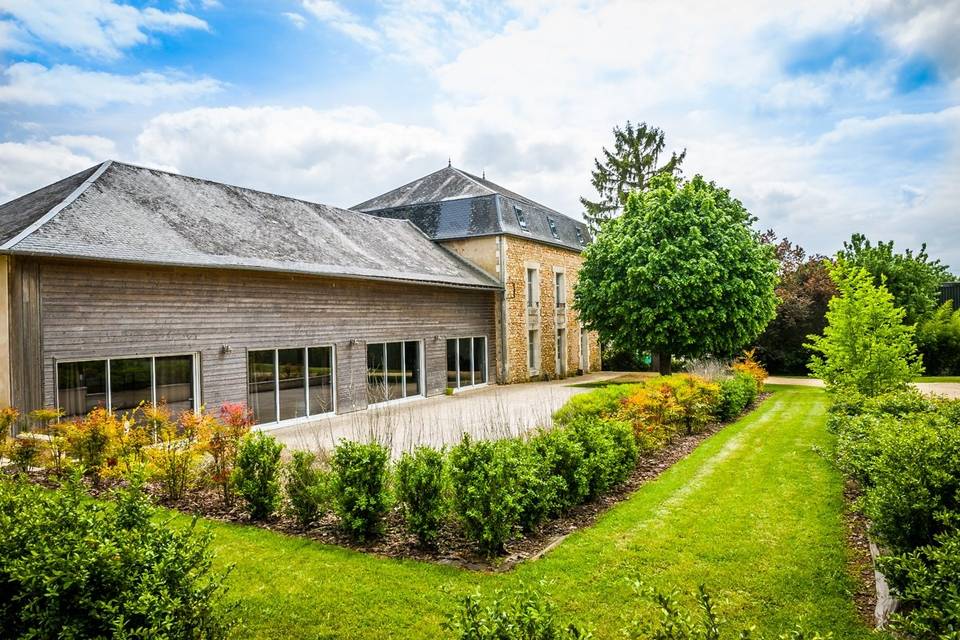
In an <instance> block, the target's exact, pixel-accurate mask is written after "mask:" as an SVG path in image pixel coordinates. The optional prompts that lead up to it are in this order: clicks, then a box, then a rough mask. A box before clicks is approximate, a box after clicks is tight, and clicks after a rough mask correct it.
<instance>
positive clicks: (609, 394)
mask: <svg viewBox="0 0 960 640" xmlns="http://www.w3.org/2000/svg"><path fill="white" fill-rule="evenodd" d="M637 386H638V385H635V384H612V385H608V386H606V387H599V388H597V389H593V390H592V391H588V392H587V393H581V394H579V395H576V396H573V397H572V398H570V400H568V401H567V403H566V404H565V405H563V406H562V407H560V408H559V409H557V411H556V412H555V413H554V414H553V422H554V423H555V424H558V425H564V424H567V423H569V422H572V421H574V420H577V419H579V418H605V417H609V416H613V415H616V414H617V413H618V412H619V411H620V407H621V406H622V404H623V402H624V401H625V400H626V399H627V398H628V397H629V396H631V395H632V394H633V393H634V391H635V390H636V388H637Z"/></svg>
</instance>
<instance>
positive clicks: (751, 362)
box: [730, 349, 767, 391]
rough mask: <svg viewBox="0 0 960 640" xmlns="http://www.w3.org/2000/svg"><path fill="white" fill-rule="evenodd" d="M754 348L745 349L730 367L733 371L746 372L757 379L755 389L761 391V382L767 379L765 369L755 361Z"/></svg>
mask: <svg viewBox="0 0 960 640" xmlns="http://www.w3.org/2000/svg"><path fill="white" fill-rule="evenodd" d="M755 353H756V349H747V350H745V351H744V352H743V355H742V356H741V357H739V358H737V361H736V362H734V363H733V365H732V366H731V367H730V368H731V369H732V370H733V371H734V372H740V373H746V374H747V375H749V376H750V377H752V378H753V379H754V380H756V381H757V390H758V391H763V382H764V381H765V380H766V379H767V370H766V369H764V368H763V365H762V364H760V363H759V362H757V361H756V359H755V357H754V355H755Z"/></svg>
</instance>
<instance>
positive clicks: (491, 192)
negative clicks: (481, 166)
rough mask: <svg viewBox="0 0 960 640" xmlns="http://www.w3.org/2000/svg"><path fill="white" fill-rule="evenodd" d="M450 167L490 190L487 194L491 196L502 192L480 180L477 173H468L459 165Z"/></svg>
mask: <svg viewBox="0 0 960 640" xmlns="http://www.w3.org/2000/svg"><path fill="white" fill-rule="evenodd" d="M448 169H453V170H454V171H456V172H457V173H459V174H460V175H462V176H463V177H464V178H466V179H467V180H469V181H471V182H473V183H474V184H476V185H477V186H479V187H482V188H484V189H486V190H487V191H489V192H490V193H488V194H487V195H491V196H492V195H496V194H498V193H500V192H499V191H497V190H495V189H491V188H490V187H488V186H487V185H485V184H483V182H482V181H481V180H480V178H477V176H475V175H473V174H470V173H467V172H466V171H464V170H463V169H458V168H457V167H448ZM490 184H493V183H490ZM501 195H502V194H501ZM474 197H476V196H474Z"/></svg>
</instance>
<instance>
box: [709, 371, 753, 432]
mask: <svg viewBox="0 0 960 640" xmlns="http://www.w3.org/2000/svg"><path fill="white" fill-rule="evenodd" d="M757 391H758V387H757V381H756V378H754V377H753V376H751V375H750V374H748V373H744V372H742V371H738V372H736V373H734V374H733V375H732V376H730V377H728V378H724V379H723V380H721V381H720V397H719V402H718V403H717V417H718V418H719V419H720V420H722V421H724V422H726V421H728V420H733V419H734V418H736V417H737V416H739V415H740V414H741V413H743V410H744V409H746V408H747V407H748V406H750V404H751V403H752V402H753V401H754V400H756V399H757Z"/></svg>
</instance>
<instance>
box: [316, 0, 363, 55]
mask: <svg viewBox="0 0 960 640" xmlns="http://www.w3.org/2000/svg"><path fill="white" fill-rule="evenodd" d="M303 8H304V10H306V11H307V12H308V13H310V14H311V15H313V17H315V18H316V19H317V20H320V21H321V22H324V23H326V24H328V25H330V26H331V27H332V28H334V29H336V30H337V31H339V32H341V33H343V34H345V35H347V36H349V37H350V38H352V39H353V40H356V41H357V42H359V43H361V44H363V45H366V46H368V47H373V48H377V46H378V42H379V38H378V37H377V32H376V31H374V30H373V29H371V28H370V27H367V26H365V25H363V24H362V23H361V21H360V19H359V18H358V17H357V16H356V15H354V14H353V13H351V12H350V11H348V10H347V9H344V8H343V7H342V6H340V5H339V4H338V3H337V2H335V0H303Z"/></svg>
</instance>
